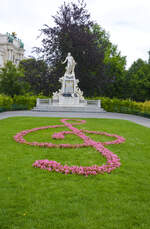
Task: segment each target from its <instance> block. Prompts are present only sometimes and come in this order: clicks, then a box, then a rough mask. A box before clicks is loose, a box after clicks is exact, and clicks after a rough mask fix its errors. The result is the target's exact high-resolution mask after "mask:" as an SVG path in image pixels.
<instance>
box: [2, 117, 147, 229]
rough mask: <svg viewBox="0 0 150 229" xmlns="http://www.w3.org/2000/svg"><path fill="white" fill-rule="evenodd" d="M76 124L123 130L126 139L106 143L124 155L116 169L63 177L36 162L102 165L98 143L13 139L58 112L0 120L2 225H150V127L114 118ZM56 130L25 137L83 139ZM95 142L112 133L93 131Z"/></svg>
mask: <svg viewBox="0 0 150 229" xmlns="http://www.w3.org/2000/svg"><path fill="white" fill-rule="evenodd" d="M84 120H86V121H87V122H86V124H82V125H80V126H76V127H77V128H82V129H87V130H97V131H106V132H108V133H113V134H117V135H121V136H123V137H124V138H125V139H126V141H125V143H122V144H119V145H109V146H106V147H107V148H108V149H110V150H111V151H112V152H114V153H116V154H117V155H118V156H119V158H120V159H121V164H122V165H121V167H120V168H117V169H116V170H114V171H113V172H112V173H111V174H104V175H101V174H100V175H97V176H88V177H84V176H80V175H71V174H70V175H64V174H60V173H55V172H48V171H46V170H40V169H37V168H33V167H32V164H33V163H34V161H35V160H39V159H49V160H56V161H58V162H61V163H62V164H68V165H83V166H85V165H93V164H98V165H102V164H103V163H105V161H106V160H105V158H103V157H102V156H101V155H100V154H99V152H97V151H96V150H95V149H93V148H91V147H89V148H80V149H60V148H58V149H56V148H40V147H37V146H29V145H23V144H20V143H17V142H15V141H14V140H13V136H14V135H15V134H16V133H18V132H20V131H22V130H26V129H31V128H34V127H40V126H46V125H55V124H58V125H59V124H60V125H61V123H60V119H59V118H33V117H15V118H7V119H4V120H0V229H6V228H8V229H84V228H85V229H136V228H139V229H143V228H144V229H149V228H150V129H149V128H146V127H142V126H140V125H137V124H134V123H131V122H128V121H123V120H111V119H84ZM62 130H67V128H66V127H65V128H57V129H56V130H55V129H52V130H51V129H48V130H40V131H38V132H33V133H30V134H28V135H27V136H26V137H25V138H26V139H27V140H28V141H41V142H42V141H45V142H47V141H50V142H54V143H69V142H70V143H74V144H75V143H81V142H82V140H81V139H79V138H78V137H75V136H74V135H66V136H65V139H64V140H54V139H51V134H52V133H54V132H59V131H62ZM90 137H92V138H93V139H94V140H97V141H98V140H99V141H109V140H110V139H112V138H110V137H106V136H105V137H104V136H100V135H95V134H90Z"/></svg>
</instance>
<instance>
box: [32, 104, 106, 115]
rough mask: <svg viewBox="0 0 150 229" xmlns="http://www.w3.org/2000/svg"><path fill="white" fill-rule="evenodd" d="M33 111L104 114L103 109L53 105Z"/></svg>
mask: <svg viewBox="0 0 150 229" xmlns="http://www.w3.org/2000/svg"><path fill="white" fill-rule="evenodd" d="M33 111H47V112H80V113H104V112H105V110H104V109H103V108H100V107H97V106H92V105H87V106H83V107H78V106H74V107H73V106H72V107H70V106H68V107H67V106H53V105H39V106H36V107H34V108H33Z"/></svg>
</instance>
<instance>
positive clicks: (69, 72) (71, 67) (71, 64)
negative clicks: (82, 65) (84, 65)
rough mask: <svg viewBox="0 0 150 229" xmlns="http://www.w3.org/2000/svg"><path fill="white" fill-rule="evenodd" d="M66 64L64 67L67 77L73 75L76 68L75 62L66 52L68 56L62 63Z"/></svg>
mask: <svg viewBox="0 0 150 229" xmlns="http://www.w3.org/2000/svg"><path fill="white" fill-rule="evenodd" d="M66 62H67V66H66V72H65V74H67V75H74V74H75V73H74V69H75V66H76V62H75V60H74V58H73V56H71V53H70V52H68V56H67V57H66V59H65V61H64V62H62V64H65V63H66Z"/></svg>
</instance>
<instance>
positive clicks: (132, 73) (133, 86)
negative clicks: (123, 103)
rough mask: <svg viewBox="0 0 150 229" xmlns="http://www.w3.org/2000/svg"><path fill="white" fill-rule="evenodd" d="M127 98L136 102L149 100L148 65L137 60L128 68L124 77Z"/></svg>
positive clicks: (149, 75) (149, 72) (149, 66)
mask: <svg viewBox="0 0 150 229" xmlns="http://www.w3.org/2000/svg"><path fill="white" fill-rule="evenodd" d="M126 80H127V86H128V92H127V96H128V97H130V98H131V99H133V100H136V101H145V100H150V64H149V61H148V62H146V61H143V60H142V59H138V60H137V61H135V62H134V63H133V64H132V65H131V67H130V68H129V70H128V72H127V76H126Z"/></svg>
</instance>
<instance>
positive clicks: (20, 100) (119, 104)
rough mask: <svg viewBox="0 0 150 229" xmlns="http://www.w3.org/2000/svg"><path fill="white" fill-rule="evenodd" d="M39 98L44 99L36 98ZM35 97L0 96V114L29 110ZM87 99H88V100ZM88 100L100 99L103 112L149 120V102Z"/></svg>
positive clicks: (104, 99)
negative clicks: (132, 115)
mask: <svg viewBox="0 0 150 229" xmlns="http://www.w3.org/2000/svg"><path fill="white" fill-rule="evenodd" d="M38 97H39V98H46V97H43V96H38ZM36 98H37V96H30V95H19V96H14V98H13V99H12V98H11V97H9V96H6V95H0V112H3V111H7V110H30V109H32V108H33V107H34V106H35V104H36ZM88 99H89V98H88ZM90 99H94V100H96V99H100V100H101V106H102V108H104V110H105V111H108V112H117V113H126V114H135V115H140V116H144V117H148V118H150V101H145V102H135V101H132V100H130V99H127V100H121V99H117V98H113V99H110V98H108V97H95V98H90Z"/></svg>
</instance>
